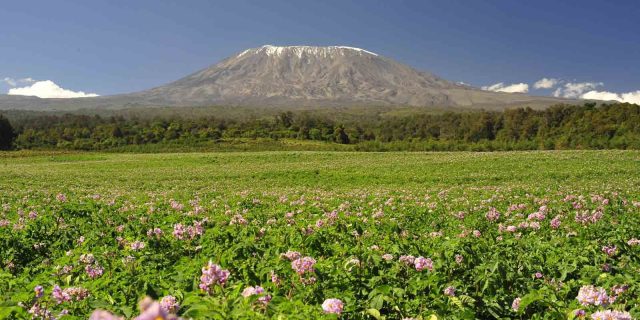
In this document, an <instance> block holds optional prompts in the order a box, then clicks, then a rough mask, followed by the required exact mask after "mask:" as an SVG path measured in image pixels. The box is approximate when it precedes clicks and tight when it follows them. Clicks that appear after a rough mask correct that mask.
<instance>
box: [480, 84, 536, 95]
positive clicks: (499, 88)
mask: <svg viewBox="0 0 640 320" xmlns="http://www.w3.org/2000/svg"><path fill="white" fill-rule="evenodd" d="M482 90H486V91H495V92H508V93H527V92H529V85H528V84H526V83H514V84H509V85H505V84H504V82H498V83H496V84H493V85H490V86H485V87H482Z"/></svg>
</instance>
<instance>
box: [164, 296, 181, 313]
mask: <svg viewBox="0 0 640 320" xmlns="http://www.w3.org/2000/svg"><path fill="white" fill-rule="evenodd" d="M160 308H162V310H164V311H165V312H168V313H176V312H178V310H180V305H179V304H178V301H177V300H176V297H174V296H165V297H163V298H162V299H161V300H160Z"/></svg>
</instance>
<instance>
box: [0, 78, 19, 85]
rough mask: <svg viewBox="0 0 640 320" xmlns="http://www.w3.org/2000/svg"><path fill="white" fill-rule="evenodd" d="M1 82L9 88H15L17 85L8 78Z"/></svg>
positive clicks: (13, 80)
mask: <svg viewBox="0 0 640 320" xmlns="http://www.w3.org/2000/svg"><path fill="white" fill-rule="evenodd" d="M2 82H4V83H6V84H8V85H9V86H10V87H15V86H16V85H17V82H16V80H15V79H13V78H9V77H7V78H4V79H2Z"/></svg>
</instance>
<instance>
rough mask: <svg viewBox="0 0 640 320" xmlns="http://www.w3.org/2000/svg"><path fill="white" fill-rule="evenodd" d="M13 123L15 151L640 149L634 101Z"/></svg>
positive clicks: (639, 117) (67, 117) (66, 117)
mask: <svg viewBox="0 0 640 320" xmlns="http://www.w3.org/2000/svg"><path fill="white" fill-rule="evenodd" d="M150 113H153V112H150ZM336 113H339V112H336ZM213 114H216V113H213ZM13 122H14V127H15V128H16V131H17V133H18V136H17V138H16V139H15V142H14V144H15V147H16V148H18V149H53V148H57V149H76V150H110V149H117V148H121V149H123V148H124V149H126V147H131V146H149V145H153V146H158V145H164V146H171V145H176V146H181V147H182V148H184V147H185V146H189V147H194V148H195V147H204V148H205V149H206V148H207V147H208V148H211V149H216V148H222V147H223V146H225V145H228V144H229V142H233V141H241V140H243V139H244V140H251V139H262V140H263V141H264V140H269V141H271V142H276V143H272V145H277V141H284V140H291V139H293V140H298V141H316V142H324V143H330V144H342V145H347V146H349V147H348V148H346V149H349V150H367V151H385V150H534V149H541V150H547V149H640V106H639V105H633V104H610V105H607V104H605V105H602V106H596V105H595V104H585V105H583V106H555V107H551V108H548V109H544V110H533V109H529V108H519V109H512V110H506V111H466V112H424V111H422V112H419V111H415V112H409V113H397V114H390V115H384V116H383V115H379V114H377V115H374V116H371V115H367V114H366V111H363V115H362V116H360V117H354V116H352V117H346V116H340V115H336V114H334V115H328V114H321V113H317V112H312V111H304V110H297V111H283V112H280V113H279V114H275V115H273V116H262V117H260V116H255V115H252V116H247V117H241V116H234V117H226V116H224V115H220V116H205V115H201V116H198V117H189V116H184V115H180V114H179V113H177V114H173V115H171V116H166V117H160V116H158V117H152V116H144V115H134V116H123V115H117V116H104V115H103V116H99V115H86V114H85V115H81V114H62V115H51V114H36V115H32V116H28V117H20V118H16V120H14V121H13ZM274 148H275V149H278V147H274ZM286 148H287V147H286V146H281V147H280V149H286ZM334 149H338V148H337V147H336V148H334ZM138 150H140V149H138Z"/></svg>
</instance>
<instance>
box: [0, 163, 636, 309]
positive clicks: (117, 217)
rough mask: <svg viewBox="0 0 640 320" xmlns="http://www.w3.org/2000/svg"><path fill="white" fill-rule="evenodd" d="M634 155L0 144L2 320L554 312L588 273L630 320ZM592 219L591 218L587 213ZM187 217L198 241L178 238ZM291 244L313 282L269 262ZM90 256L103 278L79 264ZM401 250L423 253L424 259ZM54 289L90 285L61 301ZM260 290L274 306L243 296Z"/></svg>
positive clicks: (287, 265) (569, 304)
mask: <svg viewBox="0 0 640 320" xmlns="http://www.w3.org/2000/svg"><path fill="white" fill-rule="evenodd" d="M639 155H640V154H639V153H638V152H636V151H561V152H555V151H554V152H498V153H334V152H256V153H246V152H245V153H217V154H216V153H214V154H211V153H188V154H113V153H108V154H104V153H74V152H70V153H69V152H67V153H62V152H46V153H45V152H24V151H19V152H5V153H0V176H2V177H3V179H2V180H0V188H1V189H2V190H3V192H2V193H1V194H0V206H1V207H0V221H2V222H1V223H0V248H2V250H0V318H8V319H30V318H31V315H30V314H29V313H28V312H27V310H28V309H29V308H30V307H31V306H32V305H33V304H34V303H36V302H39V303H42V304H44V303H45V302H46V305H47V308H49V309H50V310H52V311H53V312H54V315H57V314H58V313H59V312H60V311H61V310H62V309H67V310H69V312H70V315H69V316H66V317H65V318H66V319H86V318H87V315H88V314H89V313H91V312H92V310H94V309H96V308H100V309H106V310H109V311H111V312H114V313H116V314H119V315H122V316H125V317H127V318H130V317H134V316H136V315H137V307H136V305H137V303H138V301H139V300H140V299H141V298H142V297H144V296H150V297H152V298H154V299H160V298H162V297H164V296H166V295H172V296H174V297H176V298H177V300H178V301H179V303H180V305H181V308H180V311H179V312H178V314H179V315H180V316H182V317H184V318H190V317H192V318H194V319H199V318H211V319H267V318H275V319H291V318H293V319H310V318H313V319H315V318H326V319H336V318H339V317H337V316H335V315H327V314H324V313H323V311H322V308H321V304H322V302H323V301H324V300H325V299H327V298H338V299H341V300H342V301H343V302H344V312H343V315H342V316H341V318H344V319H388V320H391V319H402V318H405V317H413V318H416V319H492V318H500V319H507V318H508V319H559V318H566V317H571V315H572V314H573V312H574V310H576V309H584V310H586V311H587V313H588V314H591V313H593V312H595V311H596V310H599V309H603V307H597V306H588V307H585V306H581V305H580V304H579V302H578V301H577V300H576V296H577V293H578V290H579V289H580V288H581V287H582V286H585V285H590V284H591V285H595V286H599V287H603V288H605V289H606V290H607V291H608V292H612V291H611V290H612V288H613V287H614V286H616V285H628V286H629V287H628V289H627V290H626V291H625V292H623V293H621V294H619V295H618V296H617V299H616V301H615V302H614V303H612V304H611V305H610V306H608V307H607V308H609V309H617V310H627V311H629V312H631V313H632V314H633V315H634V317H638V316H639V315H640V310H639V309H638V305H640V298H639V295H638V294H639V292H640V287H639V286H638V283H640V274H639V273H638V272H637V271H638V270H639V268H640V258H639V257H640V246H633V245H630V244H629V243H628V240H630V239H631V238H634V237H635V238H637V237H638V235H639V234H640V194H638V192H637V190H638V187H639V186H640V166H638V158H639ZM25 168H28V170H26V169H25ZM61 195H65V197H62V196H61ZM518 205H520V206H518ZM543 206H544V207H546V209H543V208H542V207H543ZM491 208H495V209H496V210H497V211H499V212H500V213H501V215H500V217H499V218H498V220H497V221H495V222H491V221H489V220H488V219H487V218H486V213H487V212H488V211H489V210H491ZM541 211H543V212H545V217H544V218H533V219H532V218H529V215H530V214H532V213H535V212H541ZM32 212H33V213H35V215H33V214H31V213H32ZM460 212H463V213H464V216H462V215H460ZM585 212H586V213H587V214H589V215H591V214H593V213H594V212H602V216H601V217H600V218H599V219H596V220H595V221H591V222H580V221H579V220H580V219H578V218H579V217H580V215H582V214H584V213H585ZM288 213H291V214H290V215H288ZM238 215H240V216H242V217H243V218H244V219H245V220H246V221H247V223H246V224H244V223H237V221H238V220H237V217H238ZM555 217H559V219H560V221H561V224H560V226H559V227H558V228H552V227H551V224H550V221H551V220H552V219H553V218H555ZM234 219H235V220H234ZM196 221H202V222H203V227H204V230H203V233H202V235H199V236H196V237H194V238H193V239H191V238H189V239H182V240H180V239H177V238H176V237H175V236H173V235H172V232H173V230H174V226H175V224H177V223H181V224H183V225H185V226H190V225H192V224H193V223H194V222H196ZM232 221H236V222H235V223H232ZM318 221H322V222H321V223H318ZM532 222H539V223H540V227H539V228H536V227H532V226H530V223H532ZM523 223H526V224H527V225H526V226H524V225H522V224H523ZM500 225H502V226H503V227H504V228H506V227H507V226H517V230H516V231H513V232H511V231H505V230H504V228H502V227H501V226H500ZM152 228H160V229H161V230H162V231H163V234H162V235H160V236H153V235H152V236H148V235H147V231H148V230H150V229H152ZM474 230H477V231H479V232H480V234H479V235H474V233H473V231H474ZM81 237H82V238H81ZM81 239H82V240H81ZM80 240H81V241H80ZM135 241H142V242H144V243H145V247H144V248H143V249H141V250H135V249H133V248H132V247H131V244H132V243H134V242H135ZM612 245H615V246H616V247H617V251H616V253H615V254H613V255H611V256H608V255H607V254H605V253H603V251H602V247H603V246H612ZM288 250H295V251H299V252H300V253H301V254H302V255H304V256H311V257H313V258H314V259H316V260H317V264H316V265H315V271H314V272H313V276H314V277H315V278H316V281H315V283H308V284H304V283H302V282H301V280H300V276H299V275H297V274H296V273H295V272H294V270H292V268H291V262H290V261H288V260H286V259H284V258H282V257H281V255H280V254H281V253H285V252H287V251H288ZM89 253H91V254H93V255H94V257H95V259H96V263H97V264H98V265H100V266H102V267H103V268H104V273H103V274H102V276H99V277H96V278H90V277H89V276H88V274H87V272H86V271H85V267H86V263H83V262H82V261H81V256H82V255H83V254H89ZM384 254H391V255H393V259H390V260H387V259H385V258H384V257H383V255H384ZM401 255H414V256H416V257H417V256H423V257H428V258H431V259H432V260H433V270H431V271H429V270H427V269H425V270H422V271H418V270H416V268H415V267H414V266H411V265H406V264H404V263H402V262H400V261H398V258H399V257H400V256H401ZM456 255H461V256H462V257H463V259H462V260H461V261H456ZM354 258H356V259H357V260H358V261H359V263H356V262H354V261H353V259H354ZM209 260H211V261H212V262H213V263H216V264H219V265H221V266H222V267H223V268H225V269H229V270H230V272H231V275H230V277H229V280H228V281H227V283H226V284H225V285H224V286H216V287H215V288H214V290H213V291H212V292H211V293H210V294H208V293H205V292H203V291H201V290H200V289H199V287H198V284H199V282H200V275H201V268H202V267H203V266H205V265H206V263H207V262H208V261H209ZM605 264H606V265H607V268H603V266H604V265H605ZM64 266H71V269H70V270H69V271H66V272H64ZM272 272H273V273H274V274H277V275H278V277H279V278H280V282H279V283H273V282H272V281H271V279H272V278H271V275H272ZM536 272H540V273H541V274H542V277H541V278H536V277H535V276H534V274H535V273H536ZM36 285H42V286H43V287H44V289H45V294H44V296H43V297H42V298H40V299H36V298H35V297H34V291H33V289H34V287H35V286H36ZM54 285H59V286H60V287H62V288H69V287H82V288H85V289H87V290H89V292H90V295H89V296H88V297H87V298H86V299H84V300H82V301H74V302H63V303H61V304H59V305H58V304H56V303H55V301H54V300H53V297H52V296H51V290H52V287H53V286H54ZM256 285H259V286H262V287H264V289H265V291H266V293H268V294H270V295H271V296H272V297H273V299H272V300H271V301H270V302H269V304H268V305H266V306H265V305H264V304H262V303H260V302H259V301H258V300H257V299H258V297H257V296H252V297H244V296H242V291H243V290H244V289H245V288H246V287H248V286H256ZM449 286H452V287H454V288H455V289H456V290H455V296H447V295H445V294H444V290H445V288H447V287H449ZM518 297H519V298H521V302H520V308H519V309H518V310H513V309H512V308H511V305H512V302H513V300H514V299H515V298H518ZM21 306H25V307H21ZM568 315H569V316H568Z"/></svg>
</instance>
